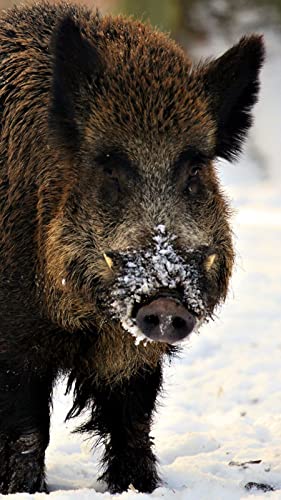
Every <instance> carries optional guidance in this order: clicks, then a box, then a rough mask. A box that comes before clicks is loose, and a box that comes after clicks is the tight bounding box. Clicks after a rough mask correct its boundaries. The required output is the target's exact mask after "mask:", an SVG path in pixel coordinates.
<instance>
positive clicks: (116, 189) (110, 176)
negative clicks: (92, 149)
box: [102, 167, 121, 202]
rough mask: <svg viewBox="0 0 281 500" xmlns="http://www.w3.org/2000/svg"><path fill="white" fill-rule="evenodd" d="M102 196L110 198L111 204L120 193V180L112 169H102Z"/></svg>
mask: <svg viewBox="0 0 281 500" xmlns="http://www.w3.org/2000/svg"><path fill="white" fill-rule="evenodd" d="M102 191H103V195H104V196H105V198H110V199H111V201H112V202H114V201H117V200H118V197H119V195H120V193H121V184H120V180H119V178H118V176H117V174H116V171H114V169H113V168H110V167H106V168H105V169H104V182H103V189H102Z"/></svg>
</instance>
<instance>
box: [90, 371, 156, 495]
mask: <svg viewBox="0 0 281 500" xmlns="http://www.w3.org/2000/svg"><path fill="white" fill-rule="evenodd" d="M161 382H162V370H161V365H160V363H159V365H158V366H157V368H155V369H153V370H152V369H151V368H149V367H146V366H145V367H143V368H142V369H141V370H139V372H138V373H137V375H134V376H133V377H131V378H130V379H126V380H123V381H122V382H121V383H119V384H115V385H113V386H112V385H110V384H108V385H106V384H104V383H102V384H100V385H97V386H95V389H94V394H93V397H94V408H93V413H92V419H91V421H90V422H89V423H88V424H86V425H85V426H84V429H83V430H84V431H96V432H98V434H99V435H100V436H101V437H102V438H103V439H104V442H105V455H104V465H105V467H106V470H105V472H104V474H103V475H102V477H101V478H100V479H103V480H104V481H106V482H107V484H108V487H109V490H110V492H111V493H118V492H122V491H125V490H127V489H128V487H129V485H130V484H132V485H133V486H134V487H135V488H136V489H137V490H139V491H142V492H152V491H153V490H154V489H155V488H156V486H157V485H158V484H159V482H160V481H159V476H158V474H157V470H156V458H155V456H154V454H153V452H152V450H151V445H152V440H151V438H150V436H149V432H150V427H151V422H152V413H153V410H154V408H155V401H156V396H157V393H158V391H159V389H160V387H161Z"/></svg>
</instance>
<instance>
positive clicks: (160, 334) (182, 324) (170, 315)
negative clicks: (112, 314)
mask: <svg viewBox="0 0 281 500" xmlns="http://www.w3.org/2000/svg"><path fill="white" fill-rule="evenodd" d="M136 322H137V325H138V327H139V329H140V330H141V331H142V332H143V333H144V335H146V337H148V338H150V339H152V340H155V341H158V342H167V343H169V344H174V343H175V342H178V341H180V340H182V339H184V338H185V337H187V336H188V335H189V334H190V333H191V332H192V330H193V328H194V326H195V323H196V320H195V318H194V316H193V315H192V314H191V313H190V312H189V311H188V310H187V309H186V308H185V307H184V306H183V305H182V304H180V303H179V302H178V301H176V300H174V299H171V298H168V297H160V298H158V299H154V300H153V301H152V302H150V303H149V304H147V305H144V306H143V307H141V308H140V309H139V310H138V313H137V316H136Z"/></svg>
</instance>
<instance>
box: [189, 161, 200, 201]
mask: <svg viewBox="0 0 281 500" xmlns="http://www.w3.org/2000/svg"><path fill="white" fill-rule="evenodd" d="M199 170H200V167H198V166H196V167H195V166H194V167H191V169H190V172H189V176H188V180H187V183H186V185H185V191H186V192H187V193H190V194H193V195H194V194H197V193H198V191H199V184H200V183H199V181H200V179H199Z"/></svg>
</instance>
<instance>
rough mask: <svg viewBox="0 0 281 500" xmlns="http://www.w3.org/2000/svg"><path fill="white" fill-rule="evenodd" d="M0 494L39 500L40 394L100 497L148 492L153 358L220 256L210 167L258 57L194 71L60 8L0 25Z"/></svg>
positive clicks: (245, 99)
mask: <svg viewBox="0 0 281 500" xmlns="http://www.w3.org/2000/svg"><path fill="white" fill-rule="evenodd" d="M0 40H1V56H0V65H1V72H0V75H1V81H0V103H1V141H0V161H1V166H0V238H1V241H0V417H1V418H0V491H1V493H6V494H7V493H14V492H19V491H26V492H30V493H32V492H35V491H46V488H47V487H46V482H45V469H44V455H45V449H46V447H47V445H48V441H49V418H50V404H51V394H52V388H53V385H54V383H55V381H56V379H57V377H58V376H59V375H60V374H67V375H68V377H69V382H68V387H69V388H70V387H71V386H73V387H74V403H73V408H72V409H71V411H70V412H69V414H68V418H70V417H73V416H76V415H78V414H79V413H80V412H81V411H82V410H83V409H85V408H88V409H89V419H88V421H87V422H86V423H85V424H84V425H83V426H81V428H80V430H81V431H82V432H89V433H91V434H92V435H98V436H99V438H100V439H102V440H103V441H104V444H105V455H104V462H103V464H104V467H105V469H104V473H103V475H102V478H103V479H104V480H105V481H106V482H107V484H108V488H109V490H110V491H111V492H112V493H115V492H122V491H124V490H126V489H127V488H128V486H129V485H130V484H132V485H134V487H135V488H136V489H137V490H139V491H144V492H151V491H153V489H154V488H155V487H156V486H157V485H158V484H160V479H159V475H158V472H157V468H156V458H155V455H154V453H153V451H152V439H151V437H150V435H149V433H150V428H151V423H152V415H153V411H154V409H155V402H156V397H157V394H158V392H159V390H160V389H161V383H162V363H163V359H164V357H165V356H172V355H173V353H174V351H175V350H176V349H178V346H179V345H180V342H181V341H182V340H184V339H186V338H188V337H189V335H190V333H191V332H192V331H194V330H196V329H198V328H199V326H200V325H201V324H202V323H203V322H205V321H207V320H208V319H209V318H211V317H212V314H213V312H214V310H215V308H216V307H217V306H218V304H220V303H221V302H222V301H223V300H224V298H225V296H226V293H227V289H228V282H229V278H230V275H231V269H232V265H233V259H234V251H233V246H232V234H231V228H230V223H229V216H230V208H229V205H228V202H227V201H226V199H225V197H224V194H223V193H222V191H221V188H220V185H219V180H218V177H217V175H216V171H215V166H214V160H215V159H216V158H218V157H222V158H226V159H229V160H231V159H232V158H233V157H234V156H235V155H236V154H237V153H238V152H239V151H240V149H241V145H242V142H243V140H244V137H245V135H246V132H247V130H248V129H249V127H250V125H251V122H252V118H251V109H252V106H253V105H254V103H255V102H256V100H257V94H258V90H259V70H260V67H261V65H262V62H263V57H264V48H263V41H262V38H261V37H260V36H258V35H251V36H248V37H244V38H242V39H241V40H240V42H239V43H238V44H237V45H235V46H234V47H232V48H231V49H230V50H228V51H227V52H226V53H225V54H224V55H222V56H221V57H219V58H218V59H215V60H209V61H207V62H206V63H201V64H199V65H195V66H194V65H192V63H191V62H190V60H189V59H188V57H187V56H186V54H185V52H184V51H183V50H182V49H181V48H180V47H179V46H178V45H177V44H176V43H175V42H174V41H172V40H171V39H170V38H169V37H168V36H167V35H165V34H162V33H160V32H158V31H156V30H155V29H153V28H152V27H151V26H149V25H145V24H143V23H141V22H138V21H134V20H132V19H126V18H124V17H111V16H105V17H101V15H100V14H99V13H98V12H95V11H94V12H91V11H90V10H88V9H87V8H82V7H78V6H75V5H70V4H66V3H61V4H57V5H51V4H48V3H42V4H35V5H33V6H29V7H20V8H13V9H11V10H8V11H7V12H6V13H2V14H1V20H0Z"/></svg>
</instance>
